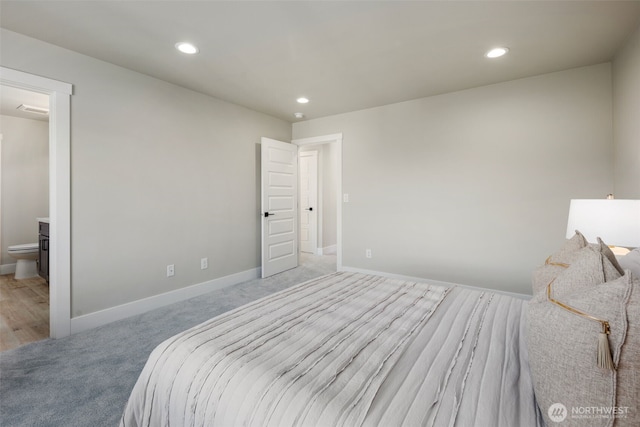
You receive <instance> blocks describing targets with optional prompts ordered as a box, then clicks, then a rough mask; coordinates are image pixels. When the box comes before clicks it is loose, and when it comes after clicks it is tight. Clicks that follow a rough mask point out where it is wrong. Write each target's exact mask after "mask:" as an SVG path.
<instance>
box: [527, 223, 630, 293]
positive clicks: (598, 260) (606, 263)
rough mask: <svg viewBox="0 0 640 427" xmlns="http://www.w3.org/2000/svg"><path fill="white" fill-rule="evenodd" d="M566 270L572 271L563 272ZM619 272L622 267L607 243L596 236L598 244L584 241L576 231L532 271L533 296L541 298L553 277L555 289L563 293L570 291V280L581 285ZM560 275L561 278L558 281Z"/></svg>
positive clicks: (571, 288) (602, 281)
mask: <svg viewBox="0 0 640 427" xmlns="http://www.w3.org/2000/svg"><path fill="white" fill-rule="evenodd" d="M574 264H577V265H575V266H574ZM569 269H571V270H572V271H571V272H567V271H566V270H569ZM623 273H624V270H623V269H622V267H621V266H620V264H618V261H617V260H616V257H615V255H614V254H613V252H611V249H609V246H607V245H606V244H605V243H604V242H603V241H602V240H601V239H600V238H598V243H595V244H588V243H587V241H586V239H585V238H584V236H583V235H582V234H581V233H580V232H579V231H577V230H576V234H575V235H574V236H573V237H572V238H571V239H569V240H567V242H566V243H565V244H564V245H563V247H562V248H560V250H559V251H558V252H556V253H554V254H553V255H551V256H550V257H549V258H547V260H546V261H545V264H544V265H542V266H540V267H538V268H537V269H536V270H535V271H534V273H533V277H532V286H533V299H534V300H537V301H542V300H545V299H546V289H547V285H548V284H549V283H550V282H552V281H554V280H555V285H554V289H556V292H561V293H562V294H567V293H571V292H572V291H573V290H574V288H575V286H574V285H573V283H574V282H576V281H578V282H579V281H584V280H586V282H584V283H583V286H584V287H591V286H595V285H597V284H600V283H604V282H607V281H610V280H614V279H617V278H618V277H620V276H622V274H623ZM587 276H588V277H587ZM561 277H562V278H563V280H562V283H559V282H558V280H559V279H560V278H561ZM556 295H558V294H556Z"/></svg>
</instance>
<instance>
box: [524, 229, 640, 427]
mask: <svg viewBox="0 0 640 427" xmlns="http://www.w3.org/2000/svg"><path fill="white" fill-rule="evenodd" d="M549 283H551V287H550V289H551V294H550V297H551V298H553V299H554V300H557V301H559V302H561V303H563V304H564V305H566V306H569V307H570V308H573V309H576V310H578V311H580V312H582V313H584V314H588V315H589V316H592V317H594V318H596V319H602V320H606V321H607V322H608V323H609V326H610V334H609V335H608V336H607V340H606V341H607V343H608V345H609V351H610V354H611V358H612V360H613V364H614V365H615V368H616V369H615V370H612V369H606V368H602V367H600V366H598V363H597V360H598V350H599V342H598V340H599V335H600V333H601V332H602V329H603V327H602V324H601V322H599V321H597V320H593V319H590V318H588V317H585V316H581V315H578V314H576V313H575V312H572V311H570V310H567V309H565V308H563V307H561V306H559V305H557V304H555V303H553V302H551V301H549V299H548V297H547V286H548V285H549ZM533 291H534V295H533V298H532V299H531V301H530V303H529V337H528V339H529V354H530V364H531V372H532V376H533V380H534V388H535V392H536V399H537V400H538V405H539V406H540V409H541V412H542V414H543V416H544V418H545V421H546V423H547V425H549V426H553V425H556V423H557V422H559V421H560V420H562V425H567V426H611V425H615V426H638V425H640V280H639V279H638V276H636V275H634V274H633V273H632V272H631V271H629V270H623V269H622V268H621V266H620V265H619V264H618V262H617V261H616V258H615V256H614V255H613V253H611V250H610V249H609V248H608V247H607V245H606V244H604V242H602V241H600V242H599V243H598V244H596V245H589V244H588V243H587V241H586V240H585V239H584V236H582V235H581V234H580V233H579V232H576V235H575V236H574V237H573V238H572V239H570V240H568V241H567V242H566V243H565V245H564V246H563V247H562V248H560V250H559V251H558V252H556V253H555V254H553V255H552V256H550V257H549V258H548V259H547V261H546V262H545V264H544V265H543V266H541V267H540V268H538V269H537V270H536V271H535V272H534V274H533Z"/></svg>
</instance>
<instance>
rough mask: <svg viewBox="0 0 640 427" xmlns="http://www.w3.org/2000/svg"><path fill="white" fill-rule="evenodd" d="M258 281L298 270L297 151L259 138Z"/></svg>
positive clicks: (280, 143)
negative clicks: (259, 275)
mask: <svg viewBox="0 0 640 427" xmlns="http://www.w3.org/2000/svg"><path fill="white" fill-rule="evenodd" d="M261 145H262V147H261V152H262V162H261V163H262V212H261V216H262V277H269V276H272V275H274V274H277V273H280V272H282V271H285V270H289V269H291V268H295V267H297V266H298V222H297V219H298V203H297V198H298V147H297V146H296V145H293V144H289V143H286V142H282V141H276V140H274V139H269V138H262V141H261Z"/></svg>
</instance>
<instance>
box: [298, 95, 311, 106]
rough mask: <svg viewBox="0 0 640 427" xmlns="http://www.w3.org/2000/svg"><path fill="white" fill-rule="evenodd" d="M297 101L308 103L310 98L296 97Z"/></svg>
mask: <svg viewBox="0 0 640 427" xmlns="http://www.w3.org/2000/svg"><path fill="white" fill-rule="evenodd" d="M296 101H298V104H306V103H307V102H309V99H308V98H305V97H304V96H301V97H300V98H298V99H296Z"/></svg>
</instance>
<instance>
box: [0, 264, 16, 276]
mask: <svg viewBox="0 0 640 427" xmlns="http://www.w3.org/2000/svg"><path fill="white" fill-rule="evenodd" d="M15 272H16V264H15V263H14V264H2V265H0V276H2V275H4V274H13V273H15Z"/></svg>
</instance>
